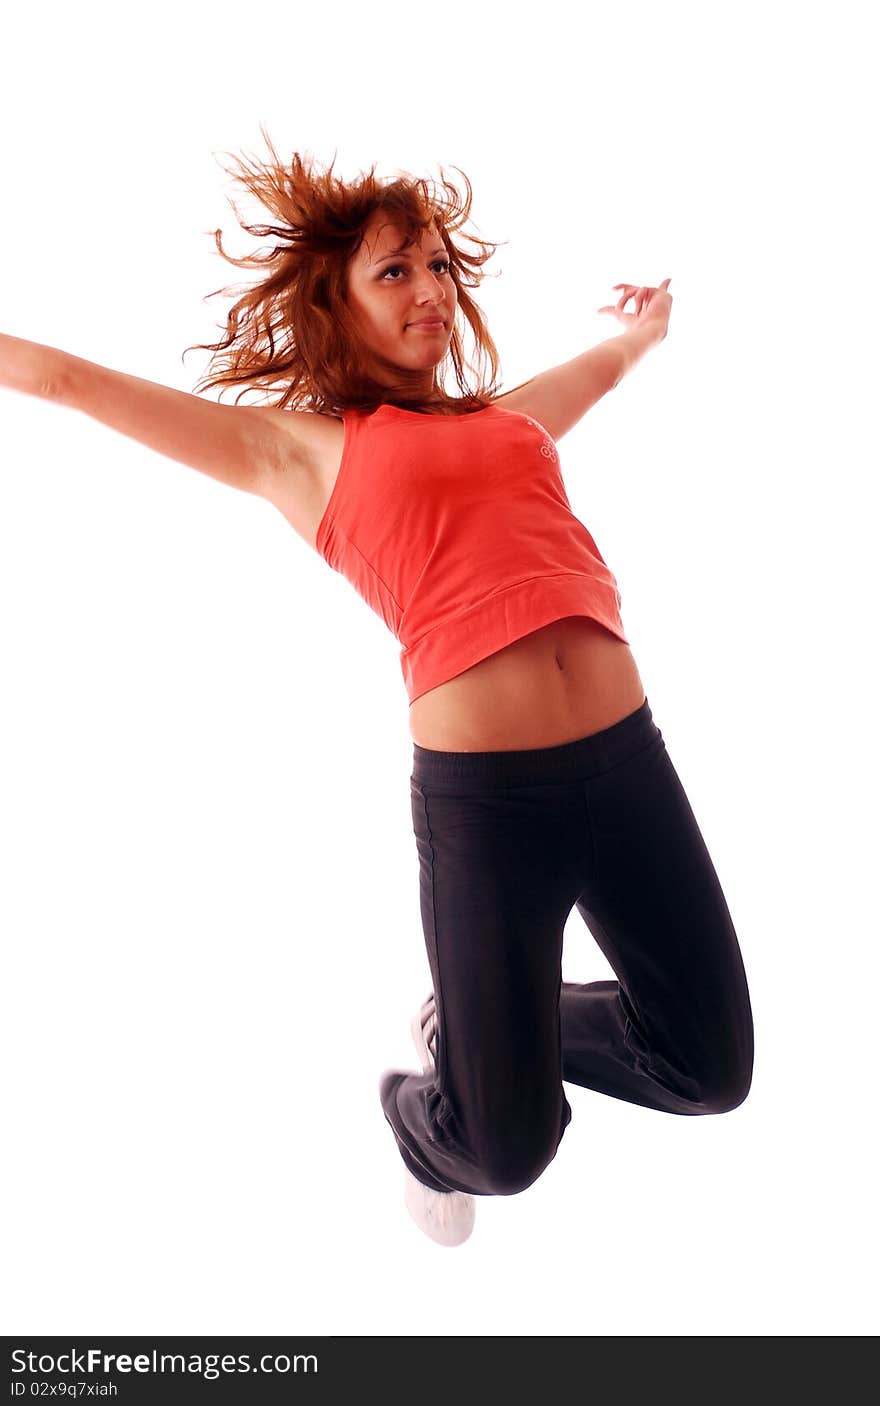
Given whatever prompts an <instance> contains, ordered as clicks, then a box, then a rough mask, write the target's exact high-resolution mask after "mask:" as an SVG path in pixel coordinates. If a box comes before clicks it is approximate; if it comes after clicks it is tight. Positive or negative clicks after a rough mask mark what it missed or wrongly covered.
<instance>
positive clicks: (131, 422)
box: [0, 333, 295, 495]
mask: <svg viewBox="0 0 880 1406" xmlns="http://www.w3.org/2000/svg"><path fill="white" fill-rule="evenodd" d="M0 386H5V387H8V388H9V389H11V390H17V391H24V392H25V394H27V395H36V396H41V397H43V398H44V399H46V400H51V401H53V402H55V403H56V404H59V405H65V406H68V407H69V408H71V409H74V410H82V411H83V412H84V413H85V414H86V415H90V416H92V418H93V419H95V420H100V421H101V422H102V423H103V424H105V425H109V426H110V428H111V429H114V430H118V431H119V433H120V434H124V435H128V436H129V438H131V439H136V440H139V441H140V443H141V444H146V445H147V446H148V447H149V448H150V449H155V450H156V451H157V452H158V453H159V454H164V455H165V456H166V457H167V458H169V459H176V460H177V461H178V463H181V464H188V465H190V467H191V468H194V469H198V470H200V472H202V473H205V474H208V475H210V477H211V478H215V479H219V481H220V482H221V483H226V484H228V485H229V486H230V487H231V488H240V489H242V490H243V491H244V492H247V493H256V494H259V495H265V493H266V490H267V486H268V483H269V480H270V477H271V475H272V473H273V472H274V471H275V468H276V466H277V464H278V463H279V461H280V460H281V459H282V458H283V456H284V454H288V455H292V453H293V449H294V448H295V446H292V445H291V444H290V442H289V440H287V439H285V436H284V434H283V426H286V424H287V423H288V422H289V421H290V418H291V417H290V416H289V415H285V416H284V418H283V420H280V419H279V414H280V412H277V411H275V412H273V411H271V410H270V411H268V412H267V411H266V410H264V409H263V408H262V407H259V406H237V405H222V404H220V403H219V402H218V401H214V400H202V399H201V398H200V397H199V396H197V395H193V394H191V393H190V392H189V391H180V390H175V389H174V388H173V387H171V386H163V385H159V384H158V383H156V382H155V381H145V380H142V379H141V378H140V377H138V376H129V375H127V374H126V373H125V372H124V371H113V370H111V369H110V367H108V366H100V365H98V364H97V363H96V362H94V361H86V360H85V359H84V358H82V357H79V356H73V355H71V354H70V353H69V352H64V351H60V350H59V349H58V348H56V347H48V346H44V345H42V344H41V343H39V342H28V341H26V340H25V339H24V338H22V337H10V336H7V335H5V334H2V333H0Z"/></svg>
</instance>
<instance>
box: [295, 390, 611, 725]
mask: <svg viewBox="0 0 880 1406" xmlns="http://www.w3.org/2000/svg"><path fill="white" fill-rule="evenodd" d="M342 419H343V425H344V438H343V448H342V461H341V463H340V467H339V474H338V476H337V479H336V483H335V484H334V487H333V492H332V494H331V495H330V501H329V502H328V504H327V508H326V511H325V512H324V515H323V517H322V518H321V521H320V523H319V525H318V531H317V536H316V542H315V545H316V547H317V549H318V551H319V553H320V554H321V556H323V558H324V559H325V561H326V562H327V563H328V565H329V566H331V567H332V568H333V570H334V571H338V572H339V573H340V574H341V575H342V576H345V577H346V579H347V580H348V581H349V582H350V583H351V585H352V586H353V587H354V589H355V590H356V591H357V592H358V593H359V594H360V595H361V596H362V597H363V598H364V600H365V601H366V602H367V604H368V605H369V606H370V607H371V609H373V610H374V611H375V612H376V613H377V615H380V616H381V617H382V619H383V620H384V621H385V624H386V625H387V626H388V628H389V630H391V632H392V634H394V636H395V637H396V638H397V639H398V640H399V641H400V643H401V645H402V646H403V648H402V649H401V652H400V663H401V668H402V670H403V678H404V683H405V685H406V690H407V693H408V695H409V701H410V704H412V703H414V702H415V700H416V699H417V698H418V697H420V695H421V694H423V693H427V692H428V691H429V689H432V688H436V687H437V686H438V685H439V684H442V683H445V682H446V681H447V680H448V679H451V678H454V677H455V675H456V674H460V673H462V672H463V671H464V670H465V669H469V668H470V667H471V666H472V665H473V664H476V663H477V662H478V661H479V660H481V659H485V658H486V657H487V656H488V655H490V654H494V653H495V652H496V650H499V649H503V648H504V646H505V645H508V644H511V643H512V642H513V641H514V640H517V639H519V638H520V637H521V636H522V635H527V634H529V633H530V632H531V631H532V630H537V629H539V628H540V626H542V625H549V624H550V622H551V621H553V620H559V619H561V618H562V617H563V616H566V615H588V616H590V617H591V618H592V619H594V620H598V621H599V622H600V623H601V624H602V625H604V626H605V628H606V629H608V630H610V631H611V633H612V634H613V635H616V636H617V638H618V639H621V640H623V642H624V644H629V640H628V639H627V638H626V635H625V634H624V632H623V625H622V623H621V618H620V603H621V596H620V592H619V591H618V589H617V582H616V580H615V578H614V576H613V575H612V573H611V571H610V570H609V568H608V567H607V565H606V564H605V559H604V557H603V556H602V554H601V552H600V551H599V549H598V547H597V546H596V543H595V542H594V541H593V538H592V537H591V536H590V533H589V532H588V531H587V529H586V528H585V527H584V525H583V523H582V522H580V520H579V519H578V518H577V517H576V516H575V515H574V513H573V512H572V510H571V505H570V504H569V501H568V496H567V494H566V491H565V486H564V484H563V482H562V476H561V474H560V469H559V455H558V453H557V450H556V445H555V444H554V442H553V440H552V438H551V436H550V435H549V434H548V433H547V431H546V430H545V429H544V427H543V426H542V425H540V424H539V423H538V421H537V420H533V419H532V417H531V416H530V415H524V414H521V413H519V412H518V411H515V410H504V409H502V407H501V406H498V405H490V406H488V407H487V408H486V409H485V410H478V411H474V412H472V413H471V414H465V415H430V414H420V413H419V412H418V411H414V410H403V409H400V408H399V407H398V406H396V405H389V404H385V405H380V406H379V408H378V410H376V411H375V412H373V414H365V413H363V412H361V411H357V410H351V411H346V412H345V413H344V415H343V417H342Z"/></svg>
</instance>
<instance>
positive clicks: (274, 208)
mask: <svg viewBox="0 0 880 1406" xmlns="http://www.w3.org/2000/svg"><path fill="white" fill-rule="evenodd" d="M260 131H261V132H262V133H263V136H264V137H265V140H266V143H267V145H268V147H269V150H270V153H271V158H272V159H271V160H270V161H269V162H265V163H258V162H253V163H252V164H251V165H248V164H247V163H246V162H245V161H243V160H241V159H239V158H235V160H236V165H235V166H234V167H233V168H232V169H230V168H229V167H224V169H225V170H226V171H227V172H228V174H231V175H233V176H234V177H235V178H236V179H237V180H238V181H239V183H240V184H241V185H243V186H245V187H246V188H247V190H248V191H250V192H251V194H252V195H254V196H256V197H257V199H258V200H259V201H260V202H261V203H262V205H263V206H264V208H266V209H267V210H268V211H270V212H271V214H272V216H273V218H274V220H275V223H273V224H260V225H251V224H246V223H245V222H244V221H243V220H242V219H241V217H240V215H239V212H238V210H237V209H236V206H235V203H234V201H231V202H230V203H231V204H232V207H233V209H234V210H235V213H236V217H237V218H238V219H239V223H240V224H241V226H242V228H243V229H245V230H247V232H248V233H249V234H253V235H256V236H257V237H259V238H261V239H262V238H269V239H272V240H274V241H275V242H274V244H273V245H272V247H271V248H269V249H268V251H265V252H263V253H253V254H249V255H246V256H245V257H244V258H241V259H235V258H233V257H232V256H231V255H229V254H227V253H226V252H225V250H224V249H223V245H222V240H221V233H220V230H219V229H218V230H215V231H214V240H215V242H216V245H217V249H218V252H219V253H220V255H221V256H222V257H223V258H224V259H226V260H227V262H228V263H231V264H234V265H235V266H236V267H237V268H244V267H247V266H256V267H260V268H265V270H266V272H265V273H264V275H263V277H262V278H261V279H260V280H259V281H258V282H257V283H256V284H254V285H253V286H251V287H249V288H248V289H246V291H244V292H243V293H242V295H241V297H239V298H238V301H237V302H236V303H235V304H234V305H233V306H232V307H231V308H230V310H229V313H228V315H227V318H226V334H225V336H224V337H222V338H221V339H220V341H218V342H214V343H197V344H196V347H187V348H186V351H192V350H195V349H196V348H198V349H200V350H203V351H211V352H213V353H215V355H214V356H213V357H212V359H211V367H212V368H213V367H216V368H217V369H216V370H215V371H214V372H213V374H208V375H206V376H204V377H202V379H201V380H200V381H199V382H198V384H197V385H196V387H195V390H196V392H198V391H200V390H203V389H206V388H207V387H208V386H214V385H220V386H223V387H225V386H233V385H240V386H242V387H243V388H244V389H243V390H242V391H241V392H239V395H238V396H236V404H237V403H238V401H239V400H240V399H241V396H242V395H243V394H244V392H245V391H246V390H247V389H249V388H258V389H262V390H263V391H267V392H271V391H272V389H273V388H277V390H278V394H277V396H276V397H275V398H274V399H269V400H268V403H269V404H272V405H275V406H278V407H280V408H284V407H287V406H290V407H292V408H303V409H307V410H312V411H316V412H319V413H323V414H332V415H339V414H341V412H342V411H343V410H348V409H358V410H363V411H367V412H370V411H372V410H375V409H376V408H377V407H378V406H379V405H381V404H383V403H384V402H388V401H390V402H392V403H393V402H395V401H397V402H399V403H400V404H401V405H403V406H406V407H409V408H413V409H422V410H427V409H429V408H430V407H432V406H433V407H434V408H436V407H437V406H438V405H441V406H444V405H446V406H454V407H456V408H458V409H459V410H461V409H462V408H466V409H468V410H471V409H473V410H481V409H483V408H484V407H485V406H487V405H488V404H490V403H491V400H492V398H493V396H494V394H495V392H496V378H497V375H498V369H499V356H498V349H497V347H496V346H495V343H494V342H493V340H492V338H491V336H490V335H489V330H488V327H487V325H486V321H485V318H484V315H483V313H482V311H481V310H480V308H479V307H478V306H477V304H476V303H475V302H474V301H473V299H472V298H471V297H470V295H469V294H468V292H467V289H468V288H475V287H478V286H479V284H480V283H481V282H482V280H483V278H484V277H485V274H483V273H482V267H483V265H484V264H485V263H486V261H487V260H488V259H489V258H491V256H492V254H493V253H494V252H495V250H496V248H497V247H498V245H497V244H493V243H491V242H486V241H483V240H479V239H476V238H475V237H474V236H473V235H467V236H465V237H466V238H467V239H468V240H469V241H470V242H471V243H472V244H473V245H474V246H475V247H474V249H473V250H472V251H471V252H467V251H466V250H464V249H462V248H460V247H459V245H458V243H457V242H455V241H454V240H453V235H455V234H457V233H458V231H459V230H460V228H461V226H462V225H463V224H464V223H465V221H466V220H467V218H468V216H469V214H470V208H471V198H472V194H473V192H472V189H471V185H470V182H469V181H468V178H467V176H466V175H464V172H460V174H461V175H462V176H463V177H464V183H465V186H466V191H467V193H466V197H465V198H464V199H462V197H461V196H460V195H459V193H458V191H457V189H456V188H455V186H454V185H452V184H451V183H450V182H448V181H447V180H446V179H445V174H444V172H443V168H442V167H441V168H440V172H441V182H442V187H443V193H440V194H438V192H437V189H436V187H434V189H433V191H432V190H430V189H429V186H428V183H427V181H425V180H422V179H415V178H413V177H411V176H409V175H406V174H404V175H401V176H398V178H397V179H395V180H392V181H390V182H386V183H383V182H381V181H378V180H377V179H376V177H375V174H374V173H375V169H376V166H375V163H374V164H373V166H372V167H371V169H370V170H369V171H368V172H367V173H366V174H364V173H361V174H360V175H359V176H358V177H357V178H356V179H355V180H353V181H351V182H345V181H343V180H341V179H340V178H339V177H335V176H334V175H333V165H334V163H335V160H336V157H335V156H334V158H333V162H331V164H330V167H329V168H328V169H326V170H325V171H323V172H316V171H315V169H314V165H313V163H312V162H311V161H306V162H304V161H303V160H302V159H301V157H300V154H299V152H294V155H293V158H292V160H291V162H290V165H289V167H286V166H284V165H283V164H282V162H281V161H280V160H279V158H278V154H277V152H276V151H275V149H274V147H273V145H272V142H271V141H270V139H269V137H268V135H267V133H266V132H265V131H264V129H263V127H262V125H261V127H260ZM228 154H229V153H227V155H228ZM453 169H455V170H458V169H459V168H458V167H454V168H453ZM375 210H382V211H383V212H385V213H386V214H388V215H389V217H390V218H392V219H393V220H394V221H395V223H397V224H399V225H400V226H401V227H402V228H403V229H404V230H405V231H406V239H407V241H416V240H418V237H419V234H420V232H422V231H427V230H429V229H430V227H431V225H432V224H433V225H435V226H436V228H437V230H438V231H439V234H440V238H441V240H442V242H443V244H444V246H445V248H446V251H447V255H448V258H449V265H450V276H451V277H452V279H453V280H454V282H455V287H456V292H457V294H458V305H457V309H456V318H455V323H454V324H453V329H452V336H451V339H450V344H449V350H448V352H447V357H449V358H451V361H452V365H453V368H454V372H455V379H456V382H457V385H458V388H459V392H460V394H459V395H458V396H454V397H453V396H449V395H447V394H446V392H445V391H444V390H443V389H442V386H441V384H440V371H441V367H442V366H443V365H444V364H445V359H444V362H441V363H440V364H439V365H438V366H437V367H435V369H434V374H433V378H432V384H433V390H432V393H431V398H430V400H428V399H426V397H425V394H424V392H423V391H422V390H420V389H419V388H418V387H419V384H420V383H423V380H424V371H419V372H417V371H413V372H407V371H405V370H402V369H401V370H400V373H399V375H400V379H399V381H397V382H396V383H395V384H394V385H385V384H383V383H380V382H378V381H377V380H375V378H374V377H373V376H372V375H371V374H370V372H369V369H368V367H369V365H370V363H371V353H370V351H369V349H368V348H367V347H366V346H365V345H364V343H363V341H362V339H361V337H360V334H359V333H358V330H357V327H356V325H355V323H354V321H353V319H352V316H351V313H350V311H349V308H348V306H347V303H346V288H347V279H348V272H349V265H350V262H351V259H352V258H353V256H354V254H355V253H356V252H357V250H358V249H359V247H360V245H361V242H362V240H363V235H364V229H365V227H366V225H367V222H368V220H369V219H370V216H371V215H372V214H373V212H374V211H375ZM240 291H241V290H240V289H230V288H220V289H217V290H216V292H214V293H211V294H208V297H216V296H217V295H218V294H220V293H232V292H240ZM459 314H460V315H461V318H459ZM460 321H464V322H467V323H468V324H469V326H470V328H471V331H472V332H473V334H474V339H475V342H476V350H477V364H476V365H475V366H474V365H472V364H471V363H470V362H465V360H464V352H463V344H462V337H461V331H462V329H461V326H460V325H459V324H460ZM184 355H186V352H184ZM487 363H488V371H489V373H490V375H491V381H490V384H489V385H488V387H487V386H486V385H485V375H486V370H487ZM465 366H467V368H468V369H469V370H473V371H475V372H476V373H477V376H478V382H477V388H476V389H474V390H470V389H469V388H468V386H467V384H466V381H465V376H464V368H465ZM221 396H222V391H221Z"/></svg>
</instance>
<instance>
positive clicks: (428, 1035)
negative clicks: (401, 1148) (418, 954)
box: [403, 991, 476, 1245]
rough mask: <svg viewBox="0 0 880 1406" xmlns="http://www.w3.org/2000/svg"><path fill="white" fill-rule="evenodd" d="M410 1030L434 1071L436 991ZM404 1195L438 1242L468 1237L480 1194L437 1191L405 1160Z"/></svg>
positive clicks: (425, 1065) (424, 1060)
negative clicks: (420, 1178) (417, 1175)
mask: <svg viewBox="0 0 880 1406" xmlns="http://www.w3.org/2000/svg"><path fill="white" fill-rule="evenodd" d="M410 1030H411V1032H412V1037H413V1040H414V1042H415V1047H416V1049H417V1050H418V1054H419V1059H420V1060H421V1062H422V1070H423V1072H424V1073H425V1074H430V1073H432V1072H433V1070H434V1069H436V1067H437V1009H436V1006H435V1004H434V993H433V991H432V992H431V994H430V996H429V997H428V999H427V1000H426V1001H425V1002H424V1004H423V1005H422V1006H421V1008H420V1010H419V1012H418V1014H417V1015H415V1016H414V1017H413V1019H412V1021H411V1023H410ZM403 1171H404V1179H405V1180H404V1190H403V1199H404V1201H405V1203H406V1209H407V1210H408V1211H409V1213H410V1215H411V1216H412V1218H413V1220H414V1221H415V1223H416V1225H417V1226H418V1227H419V1230H422V1231H424V1233H425V1234H426V1235H428V1236H429V1237H430V1238H431V1239H432V1240H434V1241H436V1243H437V1244H438V1245H460V1244H461V1243H462V1242H463V1241H464V1240H467V1238H468V1236H469V1235H470V1233H471V1231H472V1230H473V1228H474V1221H475V1219H476V1198H475V1197H473V1196H471V1195H469V1193H468V1192H466V1191H435V1190H434V1189H433V1187H430V1186H425V1184H424V1182H421V1181H419V1180H418V1178H417V1177H414V1176H413V1174H412V1172H411V1171H410V1169H409V1167H407V1166H406V1164H404V1168H403Z"/></svg>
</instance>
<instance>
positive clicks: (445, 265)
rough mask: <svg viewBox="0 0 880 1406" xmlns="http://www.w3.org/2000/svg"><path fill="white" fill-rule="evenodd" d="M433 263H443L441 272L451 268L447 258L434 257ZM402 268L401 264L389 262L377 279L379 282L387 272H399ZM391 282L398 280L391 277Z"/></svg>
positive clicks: (446, 271)
mask: <svg viewBox="0 0 880 1406" xmlns="http://www.w3.org/2000/svg"><path fill="white" fill-rule="evenodd" d="M434 263H435V265H436V264H442V265H443V272H444V274H446V273H448V272H449V270H450V268H451V264H450V262H449V260H448V259H435V260H434ZM402 268H403V264H389V266H388V268H387V269H385V272H384V273H382V274H380V277H379V281H380V282H381V281H382V280H383V279H384V278H385V274H389V273H400V271H401V269H402ZM391 282H392V283H397V282H398V279H396V278H392V280H391Z"/></svg>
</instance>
